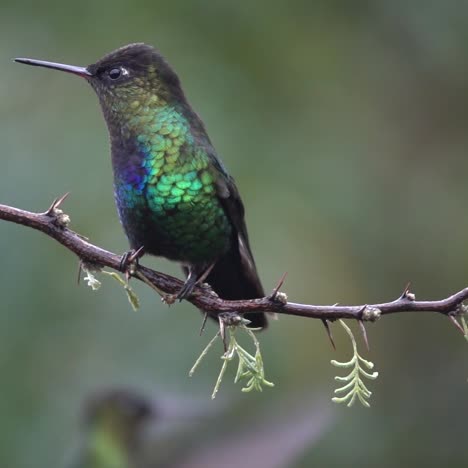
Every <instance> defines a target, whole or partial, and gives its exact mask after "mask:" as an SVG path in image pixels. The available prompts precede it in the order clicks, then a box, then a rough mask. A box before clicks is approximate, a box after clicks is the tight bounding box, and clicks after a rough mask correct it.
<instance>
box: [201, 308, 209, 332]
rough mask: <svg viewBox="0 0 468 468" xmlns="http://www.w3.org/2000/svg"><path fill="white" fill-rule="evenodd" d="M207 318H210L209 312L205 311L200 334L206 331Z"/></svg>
mask: <svg viewBox="0 0 468 468" xmlns="http://www.w3.org/2000/svg"><path fill="white" fill-rule="evenodd" d="M207 319H208V312H205V313H204V315H203V322H202V324H201V327H200V336H202V334H203V332H204V331H205V325H206V321H207Z"/></svg>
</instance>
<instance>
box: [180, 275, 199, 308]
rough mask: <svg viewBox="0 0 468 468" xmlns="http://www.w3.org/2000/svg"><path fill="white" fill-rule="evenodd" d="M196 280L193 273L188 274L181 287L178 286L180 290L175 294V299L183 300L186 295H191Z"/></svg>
mask: <svg viewBox="0 0 468 468" xmlns="http://www.w3.org/2000/svg"><path fill="white" fill-rule="evenodd" d="M197 282H198V280H197V278H196V277H195V275H189V277H188V278H187V281H185V283H184V285H183V286H182V288H180V291H179V292H178V293H177V294H176V297H175V299H176V300H178V301H179V302H180V301H183V300H184V299H187V297H189V296H191V294H192V292H193V289H194V288H195V286H196V284H197Z"/></svg>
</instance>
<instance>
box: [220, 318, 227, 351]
mask: <svg viewBox="0 0 468 468" xmlns="http://www.w3.org/2000/svg"><path fill="white" fill-rule="evenodd" d="M218 322H219V334H220V336H221V339H222V340H223V346H224V352H225V353H227V343H226V327H225V324H224V319H223V317H222V316H220V315H218Z"/></svg>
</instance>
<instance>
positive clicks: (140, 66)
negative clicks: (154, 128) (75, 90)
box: [15, 43, 184, 116]
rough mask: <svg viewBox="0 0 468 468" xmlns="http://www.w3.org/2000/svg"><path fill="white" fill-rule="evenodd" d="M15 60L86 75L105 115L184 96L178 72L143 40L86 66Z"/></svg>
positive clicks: (131, 110)
mask: <svg viewBox="0 0 468 468" xmlns="http://www.w3.org/2000/svg"><path fill="white" fill-rule="evenodd" d="M15 61H16V62H19V63H24V64H27V65H33V66H38V67H45V68H51V69H54V70H60V71H64V72H68V73H72V74H74V75H78V76H80V77H83V78H85V79H86V80H87V81H88V82H89V83H90V84H91V86H92V87H93V89H94V90H95V91H96V93H97V95H98V96H99V99H100V101H101V105H102V107H103V110H104V113H105V114H106V116H111V115H114V116H115V115H116V114H117V115H118V114H119V113H129V114H135V113H138V112H139V111H140V110H141V109H142V108H144V107H148V106H152V107H154V106H158V105H165V104H167V103H176V102H177V101H181V100H183V99H184V97H183V93H182V90H181V87H180V82H179V78H178V76H177V74H176V73H175V72H174V70H173V69H172V68H171V67H170V66H169V64H168V63H167V62H166V61H165V59H164V58H163V57H162V55H161V54H160V53H159V52H158V51H157V50H156V49H155V48H153V47H151V46H149V45H146V44H143V43H138V44H130V45H127V46H124V47H121V48H120V49H117V50H115V51H113V52H111V53H109V54H107V55H105V56H104V57H103V58H101V59H100V60H98V61H97V62H96V63H93V64H91V65H88V66H87V67H78V66H74V65H65V64H62V63H55V62H47V61H43V60H35V59H29V58H17V59H15Z"/></svg>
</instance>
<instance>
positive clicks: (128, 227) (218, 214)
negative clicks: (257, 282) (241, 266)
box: [116, 187, 231, 263]
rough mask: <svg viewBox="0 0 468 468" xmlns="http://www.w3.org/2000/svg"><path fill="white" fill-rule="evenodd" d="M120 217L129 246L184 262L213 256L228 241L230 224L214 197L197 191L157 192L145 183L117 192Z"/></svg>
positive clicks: (215, 256) (218, 253)
mask: <svg viewBox="0 0 468 468" xmlns="http://www.w3.org/2000/svg"><path fill="white" fill-rule="evenodd" d="M116 202H117V207H118V211H119V216H120V220H121V222H122V225H123V227H124V230H125V232H126V234H127V237H128V239H129V241H130V244H131V246H132V248H139V247H141V246H143V247H144V248H145V252H146V253H149V254H152V255H157V256H162V257H166V258H169V259H171V260H177V261H180V262H186V263H200V262H207V261H210V260H215V259H216V258H217V257H219V256H220V255H222V254H223V253H225V252H226V251H227V250H228V248H229V245H230V241H231V226H230V223H229V220H228V219H227V217H226V215H225V213H224V210H223V208H222V206H221V205H220V203H219V201H218V199H217V198H216V197H215V196H213V195H212V194H206V193H199V194H197V196H194V197H191V198H190V199H189V198H186V199H185V201H184V199H183V197H182V196H177V195H173V194H170V196H161V194H160V193H156V194H155V192H154V190H152V189H151V187H147V188H146V190H143V191H142V193H141V194H137V195H135V194H134V196H133V197H128V196H126V197H122V196H119V193H118V191H116Z"/></svg>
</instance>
